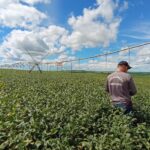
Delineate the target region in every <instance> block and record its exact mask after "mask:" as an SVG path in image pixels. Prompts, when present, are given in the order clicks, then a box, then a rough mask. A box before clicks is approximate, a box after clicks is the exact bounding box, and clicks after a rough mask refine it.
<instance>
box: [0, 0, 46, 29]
mask: <svg viewBox="0 0 150 150" xmlns="http://www.w3.org/2000/svg"><path fill="white" fill-rule="evenodd" d="M27 2H32V3H33V4H34V3H35V2H39V0H36V1H32V0H30V1H29V0H28V1H27ZM46 17H47V16H46V15H45V14H44V13H42V12H40V11H39V10H37V9H36V8H35V7H33V6H29V5H24V4H22V3H21V2H20V1H19V0H8V1H6V0H1V1H0V25H2V26H7V27H10V28H17V27H22V28H27V29H30V28H34V27H36V26H37V25H39V24H40V23H41V21H42V20H43V19H46Z"/></svg>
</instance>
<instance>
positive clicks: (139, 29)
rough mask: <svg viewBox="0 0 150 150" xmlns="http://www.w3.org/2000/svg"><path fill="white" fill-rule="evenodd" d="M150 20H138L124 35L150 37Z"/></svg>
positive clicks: (146, 38) (147, 38) (142, 38)
mask: <svg viewBox="0 0 150 150" xmlns="http://www.w3.org/2000/svg"><path fill="white" fill-rule="evenodd" d="M149 28H150V21H142V22H139V21H138V22H136V23H135V24H134V25H133V27H131V28H130V29H129V30H128V31H126V33H125V34H123V36H125V37H130V38H133V39H137V40H149V39H150V30H149Z"/></svg>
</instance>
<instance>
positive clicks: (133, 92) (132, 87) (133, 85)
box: [129, 77, 137, 96]
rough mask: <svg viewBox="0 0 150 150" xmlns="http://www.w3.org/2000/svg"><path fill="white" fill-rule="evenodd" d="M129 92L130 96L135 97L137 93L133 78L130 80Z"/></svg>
mask: <svg viewBox="0 0 150 150" xmlns="http://www.w3.org/2000/svg"><path fill="white" fill-rule="evenodd" d="M129 92H130V96H133V95H135V94H136V93H137V89H136V86H135V83H134V81H133V79H132V77H131V78H130V80H129Z"/></svg>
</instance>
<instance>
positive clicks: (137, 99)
mask: <svg viewBox="0 0 150 150" xmlns="http://www.w3.org/2000/svg"><path fill="white" fill-rule="evenodd" d="M132 76H133V78H134V80H135V83H136V85H137V89H138V93H137V95H136V96H134V97H133V106H134V112H133V113H132V114H129V115H124V114H123V112H122V111H121V110H119V109H115V108H113V107H112V106H111V103H110V100H109V96H108V94H107V93H106V92H105V88H104V87H105V81H106V77H107V74H106V73H90V72H84V73H82V72H80V73H78V72H73V73H70V72H43V73H42V74H40V73H39V72H32V73H31V74H29V73H27V72H26V71H17V70H0V149H4V150H9V149H10V150H30V149H33V150H38V149H39V150H47V149H48V150H150V74H148V73H147V74H132Z"/></svg>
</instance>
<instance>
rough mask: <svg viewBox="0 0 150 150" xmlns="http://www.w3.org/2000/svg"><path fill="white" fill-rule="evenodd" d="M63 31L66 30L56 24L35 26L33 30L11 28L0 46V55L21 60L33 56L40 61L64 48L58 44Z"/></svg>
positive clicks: (8, 58)
mask: <svg viewBox="0 0 150 150" xmlns="http://www.w3.org/2000/svg"><path fill="white" fill-rule="evenodd" d="M65 33H66V30H65V29H64V28H61V27H58V26H49V27H48V28H37V29H36V30H35V31H22V30H13V31H12V32H11V33H10V34H9V35H8V36H7V37H6V39H5V41H4V42H3V43H2V45H1V46H0V54H1V57H2V58H3V59H5V60H23V61H32V59H31V57H33V58H34V59H35V60H36V61H41V59H42V58H43V57H44V58H45V57H46V55H52V54H59V53H62V52H63V51H64V50H65V47H64V46H63V45H62V44H60V40H61V37H62V36H63V34H65ZM29 55H31V56H29Z"/></svg>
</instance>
